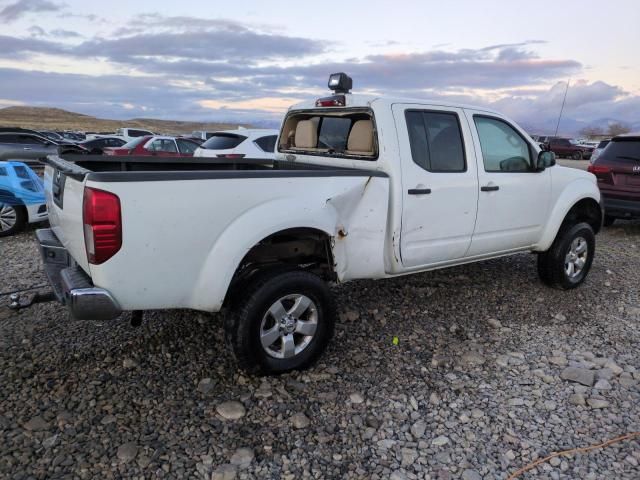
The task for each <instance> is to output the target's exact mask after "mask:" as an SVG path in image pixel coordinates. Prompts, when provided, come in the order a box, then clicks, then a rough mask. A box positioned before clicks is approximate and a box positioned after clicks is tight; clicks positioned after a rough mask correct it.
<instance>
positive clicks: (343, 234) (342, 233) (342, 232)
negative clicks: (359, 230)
mask: <svg viewBox="0 0 640 480" xmlns="http://www.w3.org/2000/svg"><path fill="white" fill-rule="evenodd" d="M347 235H349V232H347V231H345V229H344V227H343V228H340V229H339V230H338V238H344V237H346V236H347Z"/></svg>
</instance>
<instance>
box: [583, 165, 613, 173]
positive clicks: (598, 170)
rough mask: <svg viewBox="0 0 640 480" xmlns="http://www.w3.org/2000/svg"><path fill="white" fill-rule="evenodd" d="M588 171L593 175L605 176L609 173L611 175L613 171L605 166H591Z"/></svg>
mask: <svg viewBox="0 0 640 480" xmlns="http://www.w3.org/2000/svg"><path fill="white" fill-rule="evenodd" d="M587 171H589V172H591V173H593V174H594V175H598V174H601V175H605V174H607V173H611V169H610V168H609V167H606V166H604V165H594V164H591V165H589V167H588V168H587Z"/></svg>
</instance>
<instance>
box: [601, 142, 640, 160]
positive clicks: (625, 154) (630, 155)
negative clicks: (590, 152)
mask: <svg viewBox="0 0 640 480" xmlns="http://www.w3.org/2000/svg"><path fill="white" fill-rule="evenodd" d="M601 159H603V160H606V159H609V160H627V161H630V162H640V138H633V139H628V140H627V139H624V140H612V141H611V142H610V143H609V145H607V148H605V149H604V150H603V151H602V153H601V154H600V156H599V157H598V160H601ZM598 160H596V161H598Z"/></svg>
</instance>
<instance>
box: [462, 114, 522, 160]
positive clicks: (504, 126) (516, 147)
mask: <svg viewBox="0 0 640 480" xmlns="http://www.w3.org/2000/svg"><path fill="white" fill-rule="evenodd" d="M473 119H474V121H475V124H476V129H477V130H478V137H479V138H480V147H481V149H482V159H483V162H484V170H485V172H530V171H532V168H531V165H532V164H531V150H530V148H529V143H528V142H527V141H526V140H525V139H524V138H522V137H521V136H520V134H519V133H518V132H517V131H516V130H515V129H514V128H513V127H512V126H511V125H509V124H508V123H506V122H504V121H502V120H498V119H497V118H491V117H484V116H479V115H475V116H474V117H473Z"/></svg>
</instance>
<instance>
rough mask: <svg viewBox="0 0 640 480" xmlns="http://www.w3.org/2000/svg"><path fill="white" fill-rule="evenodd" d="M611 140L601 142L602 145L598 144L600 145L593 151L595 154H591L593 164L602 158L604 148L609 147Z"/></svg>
mask: <svg viewBox="0 0 640 480" xmlns="http://www.w3.org/2000/svg"><path fill="white" fill-rule="evenodd" d="M610 141H611V140H601V141H600V143H598V145H597V146H596V148H595V149H594V150H593V153H592V154H591V159H590V160H591V163H593V162H595V161H596V159H597V158H598V157H599V156H600V154H601V153H602V150H604V147H606V146H607V145H609V142H610Z"/></svg>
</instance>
